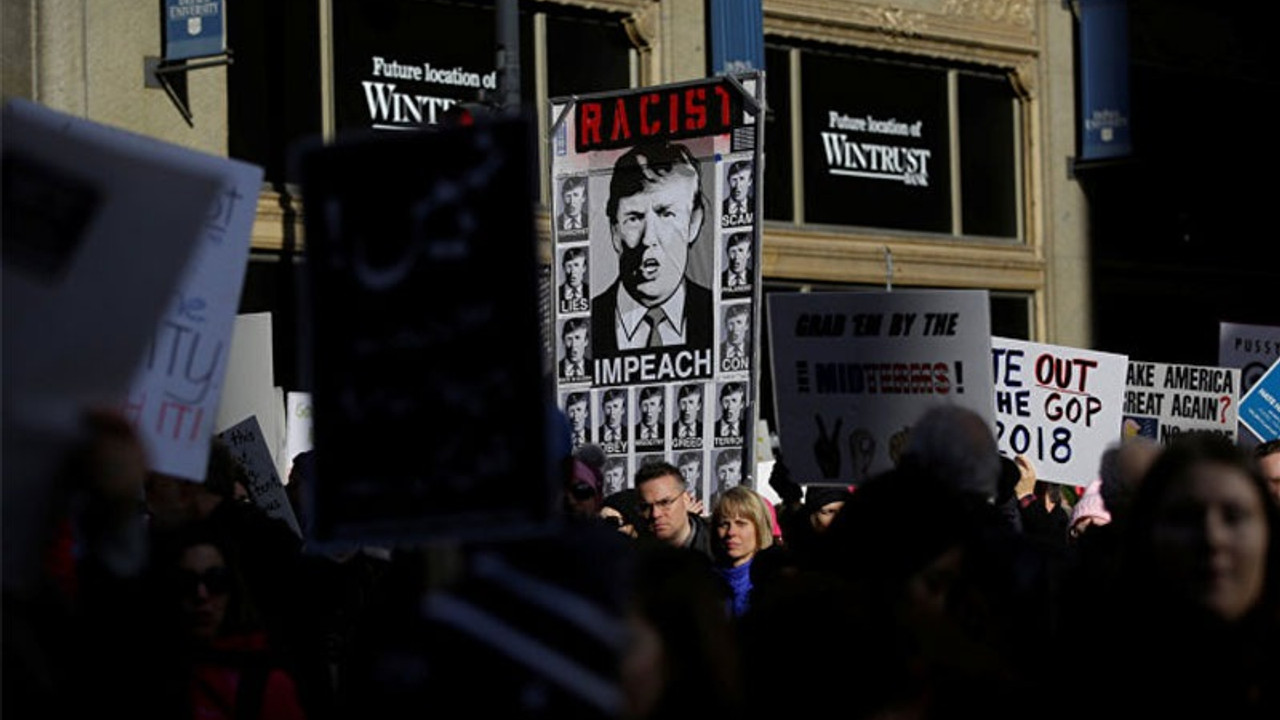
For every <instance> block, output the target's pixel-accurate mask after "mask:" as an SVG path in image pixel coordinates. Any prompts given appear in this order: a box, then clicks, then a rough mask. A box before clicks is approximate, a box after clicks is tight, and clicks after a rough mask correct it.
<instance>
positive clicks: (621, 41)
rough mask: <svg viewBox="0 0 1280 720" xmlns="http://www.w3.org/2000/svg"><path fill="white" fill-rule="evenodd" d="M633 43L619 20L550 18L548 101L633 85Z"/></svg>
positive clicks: (599, 17) (607, 18)
mask: <svg viewBox="0 0 1280 720" xmlns="http://www.w3.org/2000/svg"><path fill="white" fill-rule="evenodd" d="M630 50H631V40H630V39H629V38H628V37H627V33H626V31H625V30H623V29H622V22H621V20H620V16H619V17H613V16H602V15H596V16H595V17H581V16H572V15H565V16H559V15H549V16H548V17H547V94H548V96H549V97H561V96H564V95H583V94H587V93H594V92H604V91H607V90H618V89H622V88H626V87H629V86H630V85H631V56H630Z"/></svg>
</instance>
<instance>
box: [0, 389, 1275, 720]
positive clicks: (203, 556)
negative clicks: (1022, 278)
mask: <svg viewBox="0 0 1280 720" xmlns="http://www.w3.org/2000/svg"><path fill="white" fill-rule="evenodd" d="M86 422H87V427H88V429H89V431H90V432H89V434H88V438H89V439H88V440H87V441H86V442H85V444H84V445H83V446H82V447H81V448H80V449H79V450H78V451H77V453H76V454H75V455H74V456H73V457H68V458H66V461H67V462H66V465H65V468H64V470H63V471H62V474H61V475H60V476H59V477H58V478H56V483H57V486H58V488H59V491H60V493H59V494H60V496H61V497H62V499H63V500H64V502H63V503H62V504H61V505H60V506H59V508H58V510H57V512H55V513H53V514H52V515H51V517H50V518H49V521H50V523H49V527H48V533H47V534H46V539H47V542H46V544H45V545H44V546H43V547H41V548H40V553H41V554H40V565H41V569H42V571H41V573H40V579H39V582H38V583H33V584H31V585H30V586H28V587H25V588H22V589H21V590H22V591H21V592H18V589H16V588H9V587H6V592H5V597H4V620H5V623H4V646H5V656H4V657H5V666H4V671H5V675H4V681H5V682H4V690H5V692H4V698H5V710H6V712H8V711H13V712H15V713H17V712H19V711H20V710H21V709H24V708H26V709H30V708H40V709H41V711H40V714H41V716H50V717H71V716H84V714H85V713H92V712H94V711H95V710H98V711H101V710H103V709H106V710H107V712H109V713H110V715H111V716H115V717H134V718H139V717H201V718H206V717H207V718H213V717H227V718H231V717H262V718H268V717H271V718H303V717H306V718H343V717H410V716H421V715H424V714H425V715H434V716H443V717H459V716H463V715H464V714H465V715H469V716H479V717H491V716H506V717H628V718H666V717H673V718H696V717H724V716H726V714H728V713H731V714H732V715H730V716H733V717H759V718H776V717H811V716H814V713H823V714H827V713H832V714H834V713H838V714H839V715H840V716H841V717H851V718H887V717H895V718H937V717H966V718H967V717H1015V716H1016V717H1077V716H1080V715H1081V714H1085V715H1087V716H1089V717H1145V716H1179V717H1257V718H1262V717H1276V713H1277V712H1278V711H1280V705H1277V703H1278V702H1280V700H1278V698H1277V685H1276V682H1275V678H1276V677H1277V671H1280V665H1278V664H1277V663H1278V662H1280V636H1278V635H1277V632H1278V631H1280V624H1278V623H1280V570H1278V569H1277V563H1278V562H1280V550H1278V549H1277V543H1280V526H1278V525H1277V519H1278V518H1280V506H1278V505H1277V501H1276V498H1275V496H1274V495H1273V494H1272V492H1271V491H1269V489H1268V486H1267V484H1266V480H1267V479H1266V478H1264V475H1263V471H1262V467H1263V465H1262V464H1261V463H1259V462H1258V459H1257V458H1255V457H1254V455H1252V454H1249V453H1246V452H1245V451H1244V450H1242V449H1240V448H1238V447H1236V446H1235V445H1234V444H1233V443H1230V442H1228V441H1226V440H1224V439H1222V438H1221V437H1218V436H1213V435H1208V434H1199V433H1190V434H1186V435H1183V436H1180V437H1179V438H1177V439H1176V441H1174V442H1173V443H1171V444H1170V445H1168V446H1167V447H1165V448H1161V447H1159V446H1157V445H1155V444H1154V443H1150V442H1145V441H1143V440H1141V439H1140V438H1139V439H1133V440H1130V441H1127V442H1125V443H1117V444H1116V445H1115V446H1114V447H1112V448H1111V449H1109V450H1108V452H1107V454H1106V455H1105V456H1104V458H1103V461H1102V463H1101V465H1100V467H1099V469H1098V472H1099V477H1098V482H1097V483H1096V484H1095V486H1093V487H1091V488H1090V489H1089V492H1087V493H1085V494H1083V495H1082V496H1081V497H1080V498H1079V499H1078V500H1077V501H1076V502H1075V504H1074V506H1073V507H1067V505H1066V502H1065V500H1064V497H1063V495H1062V494H1061V493H1057V492H1050V491H1049V490H1048V489H1046V488H1045V487H1043V483H1038V482H1037V478H1036V469H1035V468H1034V467H1033V466H1032V465H1031V464H1030V463H1029V462H1027V461H1026V459H1025V458H1022V457H1019V458H1017V459H1016V460H1010V459H1007V458H1004V457H1002V456H1000V455H999V454H998V452H997V450H996V445H995V443H994V440H993V438H992V436H991V434H990V431H989V430H987V429H986V426H985V425H984V424H983V423H982V421H981V420H980V419H979V418H977V416H976V415H974V414H972V413H970V412H969V411H966V410H962V409H957V408H954V407H949V406H940V407H939V408H937V409H936V410H933V411H930V412H929V413H927V414H926V416H925V417H923V418H922V419H921V421H920V423H919V425H918V426H917V432H916V433H915V434H914V435H913V439H912V441H911V442H909V443H908V446H907V448H906V450H905V452H904V453H903V455H902V457H901V459H900V462H899V464H898V466H897V467H895V468H894V469H892V470H890V471H887V472H885V473H882V474H880V475H877V476H875V477H873V478H872V479H870V480H868V481H867V482H864V483H861V484H859V485H857V486H856V487H845V486H819V485H813V486H808V487H802V486H800V485H798V484H796V483H795V482H794V481H792V479H791V478H790V477H789V473H788V470H787V465H786V462H785V459H780V460H779V461H778V462H777V463H776V464H775V465H774V470H773V473H772V477H770V478H769V480H768V482H769V484H770V486H771V487H772V488H773V489H774V490H775V491H776V492H777V493H778V495H779V496H780V497H781V498H782V502H781V503H779V504H777V505H776V506H775V505H773V504H772V503H769V501H768V500H766V499H764V497H763V496H762V495H761V494H759V493H757V492H755V491H753V490H751V489H749V488H748V487H746V486H745V485H744V486H738V487H735V488H732V489H730V490H728V491H726V492H724V493H722V494H721V495H719V496H718V497H716V498H714V499H712V500H711V503H710V505H709V506H703V505H701V504H696V505H695V504H694V503H693V500H692V497H691V496H690V494H689V493H688V492H687V489H686V487H685V484H684V481H683V477H682V475H681V472H680V470H679V468H678V467H676V466H674V465H671V464H668V463H665V462H657V463H654V464H651V465H648V466H645V467H642V468H641V469H640V470H639V472H638V473H637V475H636V477H635V487H633V488H629V489H626V490H623V491H620V492H615V493H613V494H610V495H608V496H603V495H602V492H603V490H602V488H603V486H604V482H603V475H602V468H601V464H602V463H601V461H602V460H603V453H601V452H600V450H599V448H598V447H596V446H593V445H585V446H581V447H579V448H578V449H577V450H574V451H570V444H569V439H568V433H567V424H565V426H564V427H565V432H564V437H559V438H556V442H555V447H554V450H555V452H556V453H557V457H558V458H559V459H560V461H561V466H562V467H563V475H562V477H561V478H559V480H558V482H559V483H560V486H561V488H562V494H561V497H562V504H561V508H560V512H559V516H558V522H557V523H556V526H555V530H553V531H550V532H548V533H547V534H546V535H545V536H543V537H539V538H532V539H524V540H522V541H520V542H516V543H505V544H504V543H492V544H478V545H473V546H468V547H461V546H453V547H450V546H448V545H437V546H434V547H432V546H427V547H416V548H415V547H399V548H394V549H391V550H387V549H380V548H374V547H360V546H353V547H351V548H349V549H348V550H346V551H341V552H335V551H329V552H325V553H315V552H308V550H307V548H306V547H305V546H304V542H303V541H301V540H300V539H299V538H298V536H297V535H295V534H294V533H293V532H292V531H290V529H289V528H288V527H287V526H286V525H285V524H284V523H283V522H280V521H278V520H275V519H272V518H270V517H268V516H267V515H266V514H265V513H264V512H263V511H262V510H261V509H260V508H259V507H257V506H256V505H255V504H253V503H252V502H249V501H247V500H246V499H245V497H246V496H245V481H244V477H243V471H242V469H241V468H240V467H239V466H238V465H237V463H236V461H235V460H234V459H233V458H232V457H231V455H230V454H229V453H228V451H227V448H226V447H225V445H224V444H222V443H221V441H215V443H214V445H213V448H212V452H211V454H210V459H209V466H208V474H207V477H206V480H205V482H204V483H203V484H196V483H190V482H185V481H181V480H177V479H174V478H170V477H166V476H164V475H161V474H158V473H155V472H149V471H148V470H147V466H146V462H145V455H144V453H143V451H142V448H141V445H140V444H139V442H138V440H137V437H136V436H135V434H134V433H133V431H132V429H131V427H130V425H129V424H128V423H127V422H125V421H123V420H122V418H120V417H119V416H118V415H117V414H115V413H112V412H95V413H92V414H90V415H89V416H88V417H87V420H86ZM1277 451H1280V448H1277V446H1276V444H1275V443H1270V444H1266V445H1263V446H1260V447H1259V448H1258V449H1257V450H1256V451H1255V452H1256V454H1257V456H1258V457H1266V456H1268V455H1271V454H1273V453H1276V452H1277ZM311 455H312V453H311V452H310V451H308V452H307V453H304V454H303V455H301V456H300V457H298V458H297V459H296V461H295V463H294V466H293V473H292V474H293V477H292V478H291V481H290V484H289V488H290V489H291V492H290V498H291V501H295V502H296V498H297V493H296V490H297V489H298V488H299V487H300V486H304V485H305V483H306V482H307V478H308V474H309V473H310V472H311V469H312V467H313V464H312V462H311ZM1270 480H1271V482H1273V483H1274V482H1275V478H1271V479H1270ZM139 493H144V494H143V496H144V497H145V502H144V503H142V504H139V503H138V502H137V498H138V497H139ZM295 510H296V511H297V512H298V513H299V517H300V519H301V522H302V524H303V525H304V526H305V525H306V522H307V521H306V518H305V514H303V513H304V508H303V507H301V506H299V507H296V508H295ZM472 615H474V616H475V617H471V616H472ZM480 617H483V618H486V619H487V620H486V622H473V620H475V619H476V618H480ZM499 713H501V715H499ZM15 716H18V715H15Z"/></svg>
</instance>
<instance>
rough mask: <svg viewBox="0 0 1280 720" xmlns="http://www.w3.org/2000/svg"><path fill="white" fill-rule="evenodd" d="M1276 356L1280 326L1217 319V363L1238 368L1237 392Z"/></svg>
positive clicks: (1278, 357) (1246, 389) (1279, 348)
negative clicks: (1238, 387) (1239, 383)
mask: <svg viewBox="0 0 1280 720" xmlns="http://www.w3.org/2000/svg"><path fill="white" fill-rule="evenodd" d="M1277 360H1280V326H1272V325H1245V324H1243V323H1231V322H1221V323H1218V365H1219V366H1220V367H1227V368H1240V382H1241V383H1242V384H1241V386H1240V391H1239V396H1240V397H1242V398H1243V397H1244V394H1245V393H1247V392H1249V388H1251V387H1253V384H1254V383H1256V382H1257V381H1258V379H1259V378H1261V377H1262V375H1263V373H1265V372H1266V371H1267V368H1269V367H1271V365H1272V363H1274V362H1275V361H1277Z"/></svg>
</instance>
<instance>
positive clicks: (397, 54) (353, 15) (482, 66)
mask: <svg viewBox="0 0 1280 720" xmlns="http://www.w3.org/2000/svg"><path fill="white" fill-rule="evenodd" d="M333 15H334V23H333V25H334V30H333V36H334V40H333V49H334V96H335V97H334V101H335V102H334V104H335V108H336V123H337V129H338V130H350V129H373V130H382V131H395V130H412V129H416V128H421V127H423V126H427V125H435V124H437V123H439V122H440V121H441V120H442V119H443V117H444V114H445V112H446V111H447V110H448V109H449V108H450V107H452V106H453V105H454V104H455V103H458V102H461V101H471V100H476V99H479V98H480V97H481V94H482V93H488V94H492V93H493V92H494V91H495V90H496V89H497V82H498V73H497V70H496V69H495V68H494V59H493V50H492V48H493V42H494V39H493V28H494V16H493V10H492V9H491V8H478V7H473V6H467V5H452V4H441V3H435V2H420V1H410V0H334V2H333Z"/></svg>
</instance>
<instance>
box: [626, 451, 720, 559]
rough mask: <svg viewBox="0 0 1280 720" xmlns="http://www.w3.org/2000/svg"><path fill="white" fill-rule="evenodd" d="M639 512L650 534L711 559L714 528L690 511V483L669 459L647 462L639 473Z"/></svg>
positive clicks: (669, 543)
mask: <svg viewBox="0 0 1280 720" xmlns="http://www.w3.org/2000/svg"><path fill="white" fill-rule="evenodd" d="M636 491H637V492H638V493H639V496H640V512H641V515H642V516H643V518H644V521H645V527H646V529H647V531H648V533H649V534H650V535H652V536H653V537H655V538H657V539H658V540H660V541H662V542H664V543H666V544H668V545H674V546H675V547H683V548H689V549H692V550H695V551H697V552H698V553H701V554H702V555H703V556H704V557H706V558H708V559H710V558H711V557H712V555H711V531H710V529H709V528H708V527H707V522H706V520H703V519H702V516H701V515H698V514H697V513H693V512H690V511H689V501H690V498H689V493H688V486H687V485H686V484H685V481H684V476H683V475H681V474H680V468H678V467H676V466H675V465H672V464H671V463H668V462H653V463H649V464H648V465H644V466H642V467H641V468H640V470H639V471H638V472H637V473H636Z"/></svg>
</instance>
